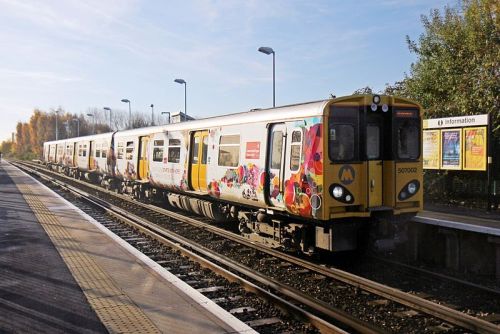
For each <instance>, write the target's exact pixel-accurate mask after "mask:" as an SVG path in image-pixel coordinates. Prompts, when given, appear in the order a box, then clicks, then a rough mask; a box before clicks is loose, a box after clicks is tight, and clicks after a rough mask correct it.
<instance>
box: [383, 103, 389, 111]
mask: <svg viewBox="0 0 500 334" xmlns="http://www.w3.org/2000/svg"><path fill="white" fill-rule="evenodd" d="M382 111H383V112H388V111H389V106H388V105H387V104H383V105H382Z"/></svg>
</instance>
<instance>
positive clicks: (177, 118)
mask: <svg viewBox="0 0 500 334" xmlns="http://www.w3.org/2000/svg"><path fill="white" fill-rule="evenodd" d="M194 119H195V118H194V117H191V116H189V115H186V114H185V113H183V112H180V111H179V112H177V113H172V115H171V116H170V123H180V122H185V121H192V120H194Z"/></svg>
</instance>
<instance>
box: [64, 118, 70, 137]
mask: <svg viewBox="0 0 500 334" xmlns="http://www.w3.org/2000/svg"><path fill="white" fill-rule="evenodd" d="M63 125H64V127H65V128H66V139H68V137H69V121H68V120H66V121H64V122H63Z"/></svg>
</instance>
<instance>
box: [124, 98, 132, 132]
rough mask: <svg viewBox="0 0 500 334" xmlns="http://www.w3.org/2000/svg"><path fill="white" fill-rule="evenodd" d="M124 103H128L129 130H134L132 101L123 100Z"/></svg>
mask: <svg viewBox="0 0 500 334" xmlns="http://www.w3.org/2000/svg"><path fill="white" fill-rule="evenodd" d="M122 102H123V103H128V128H129V129H132V109H131V108H130V100H128V99H122Z"/></svg>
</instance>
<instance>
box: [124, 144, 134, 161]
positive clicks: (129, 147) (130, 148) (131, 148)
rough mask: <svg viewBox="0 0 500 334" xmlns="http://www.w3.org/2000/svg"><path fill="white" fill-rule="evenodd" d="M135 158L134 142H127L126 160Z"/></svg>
mask: <svg viewBox="0 0 500 334" xmlns="http://www.w3.org/2000/svg"><path fill="white" fill-rule="evenodd" d="M133 158H134V142H133V141H128V142H127V149H126V151H125V159H127V160H132V159H133Z"/></svg>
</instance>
